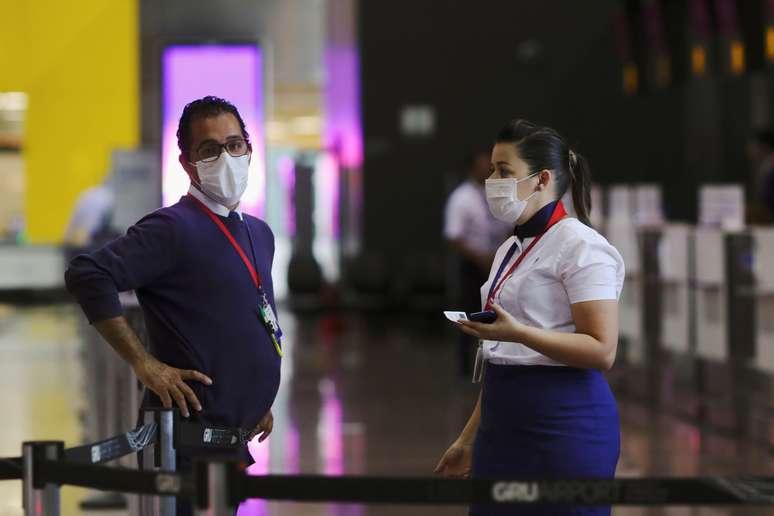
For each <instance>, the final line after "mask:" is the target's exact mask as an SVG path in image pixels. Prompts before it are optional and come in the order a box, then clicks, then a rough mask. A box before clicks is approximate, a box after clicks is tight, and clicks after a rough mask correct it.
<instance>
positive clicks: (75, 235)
mask: <svg viewBox="0 0 774 516" xmlns="http://www.w3.org/2000/svg"><path fill="white" fill-rule="evenodd" d="M115 200H116V196H115V192H114V190H113V185H112V176H111V177H108V179H106V180H105V182H103V183H102V184H100V185H97V186H93V187H91V188H87V189H86V190H84V191H83V192H81V194H80V195H79V196H78V200H77V201H76V202H75V208H73V214H72V216H71V217H70V222H69V223H68V224H67V229H66V230H65V236H64V246H65V256H66V258H67V260H68V261H69V260H71V259H72V258H74V257H75V256H76V255H78V254H81V253H83V252H86V251H89V250H92V249H95V248H97V247H99V246H101V245H104V244H106V243H107V242H109V241H110V240H112V239H114V238H116V237H118V236H120V235H119V234H118V233H117V232H116V231H115V230H113V229H112V228H111V226H110V223H111V220H112V218H113V209H114V207H115Z"/></svg>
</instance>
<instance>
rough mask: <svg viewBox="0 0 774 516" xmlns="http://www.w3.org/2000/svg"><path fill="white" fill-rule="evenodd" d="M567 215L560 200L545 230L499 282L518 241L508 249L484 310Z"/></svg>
mask: <svg viewBox="0 0 774 516" xmlns="http://www.w3.org/2000/svg"><path fill="white" fill-rule="evenodd" d="M566 216H567V211H565V209H564V204H563V203H562V201H559V202H558V203H556V207H555V208H554V213H553V214H552V215H551V218H550V219H549V221H548V225H547V226H546V229H544V230H543V232H542V233H540V234H539V235H537V236H536V237H535V239H534V240H533V241H532V242H531V243H530V244H529V245H528V246H527V248H526V249H525V250H524V251H523V252H522V253H521V254H520V255H519V257H518V258H516V261H515V262H514V263H513V265H511V268H510V269H508V272H507V273H506V274H505V276H503V278H502V279H501V280H500V282H499V283H498V280H499V279H500V276H501V275H502V273H503V269H505V266H506V265H507V263H508V262H509V261H510V260H511V258H512V257H513V255H514V254H515V253H516V250H517V249H518V243H516V242H514V243H513V245H512V246H511V248H510V249H508V252H507V253H506V255H505V257H504V258H503V261H502V263H501V264H500V268H499V269H498V271H497V274H495V277H494V279H493V280H492V285H491V287H490V288H489V295H488V296H487V299H486V307H485V308H484V310H491V309H492V304H493V302H494V299H495V297H496V296H497V293H498V292H500V290H502V288H503V285H504V284H505V282H506V281H508V279H509V278H510V277H511V276H513V273H514V272H516V269H517V268H518V267H519V265H520V264H521V262H523V261H524V258H525V257H526V256H527V254H528V253H529V252H530V251H531V250H532V248H533V247H535V245H536V244H537V243H538V242H539V241H540V239H541V238H543V235H545V234H546V232H548V230H549V229H551V227H552V226H553V225H554V224H556V223H557V222H559V221H560V220H562V219H563V218H565V217H566Z"/></svg>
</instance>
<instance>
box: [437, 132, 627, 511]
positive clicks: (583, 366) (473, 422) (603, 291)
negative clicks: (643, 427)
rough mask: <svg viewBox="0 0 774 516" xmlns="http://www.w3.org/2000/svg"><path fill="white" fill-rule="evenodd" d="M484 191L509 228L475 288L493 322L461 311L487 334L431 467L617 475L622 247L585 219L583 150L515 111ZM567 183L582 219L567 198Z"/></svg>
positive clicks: (456, 471)
mask: <svg viewBox="0 0 774 516" xmlns="http://www.w3.org/2000/svg"><path fill="white" fill-rule="evenodd" d="M490 170H491V176H490V178H489V179H488V180H487V181H486V194H487V201H488V202H489V206H490V209H491V211H492V214H493V215H495V216H496V217H497V218H498V219H499V220H502V221H503V222H507V223H509V224H513V225H515V234H514V236H513V237H511V238H509V239H508V240H507V241H506V242H505V243H504V244H503V245H502V246H501V247H500V249H498V251H497V254H496V257H495V261H494V264H493V265H492V270H491V273H490V276H489V279H488V280H487V282H486V283H485V284H484V286H483V287H482V288H481V297H480V299H481V304H482V305H483V307H484V309H486V310H492V311H494V312H495V313H496V320H495V321H494V322H493V323H491V324H485V323H476V322H471V321H460V322H458V323H457V324H458V327H459V328H460V329H461V330H462V331H464V332H465V333H467V334H469V335H472V336H473V337H476V338H477V339H481V340H482V341H483V343H482V346H481V348H480V350H481V353H482V357H483V360H484V361H485V364H486V367H485V370H484V373H483V385H482V390H481V394H480V396H479V400H478V403H477V404H476V407H475V409H474V411H473V414H472V415H471V417H470V419H469V420H468V423H467V424H466V425H465V428H464V429H463V430H462V433H461V434H460V436H459V437H458V438H457V439H456V441H455V442H454V443H453V444H452V445H451V447H449V449H448V450H447V451H446V453H445V454H444V455H443V457H442V458H441V460H440V462H439V464H438V466H437V467H436V473H440V474H443V475H445V476H449V477H467V476H472V477H473V478H524V479H572V478H612V477H613V475H614V474H615V469H616V464H617V462H618V457H619V453H620V424H619V418H618V409H617V405H616V401H615V398H614V397H613V394H612V392H611V390H610V387H609V385H608V383H607V381H606V380H605V378H604V376H603V375H602V371H606V370H608V369H610V368H611V367H612V365H613V362H614V360H615V355H616V348H617V345H618V298H619V296H620V293H621V289H622V287H623V279H624V264H623V260H622V258H621V255H620V254H619V253H618V251H617V250H616V249H615V248H614V247H613V246H612V245H610V244H609V243H608V242H607V240H605V238H604V237H602V236H601V235H600V234H599V233H597V232H596V231H595V230H594V229H592V228H591V226H590V222H589V215H588V214H589V212H590V210H591V194H590V188H591V177H590V172H589V167H588V164H587V162H586V160H585V158H584V157H583V156H581V155H580V154H578V153H576V152H574V151H573V150H571V149H570V148H569V146H568V145H567V143H566V142H565V140H564V139H563V138H562V137H561V136H560V135H559V134H558V133H557V132H556V131H554V130H553V129H550V128H547V127H540V126H536V125H534V124H531V123H529V122H526V121H524V120H515V121H513V122H511V123H509V124H508V125H506V126H505V127H504V128H503V129H502V130H501V131H500V133H499V134H498V137H497V139H496V144H495V146H494V148H493V150H492V158H491V168H490ZM568 190H569V191H570V192H572V197H573V201H574V204H575V212H576V213H577V218H575V217H569V216H567V213H566V211H565V209H564V205H563V203H562V201H561V198H562V196H563V195H564V194H565V192H567V191H568ZM470 514H471V515H474V516H479V515H487V516H492V515H500V514H507V515H545V516H548V515H550V516H570V515H577V514H584V515H594V516H602V515H609V514H610V507H609V506H607V507H584V508H578V509H576V508H574V507H572V506H551V505H540V506H523V507H519V506H507V505H501V506H473V507H471V512H470Z"/></svg>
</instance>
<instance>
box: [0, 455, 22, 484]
mask: <svg viewBox="0 0 774 516" xmlns="http://www.w3.org/2000/svg"><path fill="white" fill-rule="evenodd" d="M21 478H22V465H21V457H5V458H0V480H21Z"/></svg>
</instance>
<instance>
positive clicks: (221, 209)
mask: <svg viewBox="0 0 774 516" xmlns="http://www.w3.org/2000/svg"><path fill="white" fill-rule="evenodd" d="M188 193H189V194H190V195H192V196H194V197H196V198H197V199H199V200H200V201H201V202H202V204H204V205H205V206H207V207H208V208H209V209H210V210H212V212H213V213H214V214H215V215H220V216H221V217H228V214H229V213H230V211H229V209H228V208H226V207H225V206H223V205H222V204H218V203H217V202H215V201H213V200H212V199H210V198H209V197H207V196H206V195H204V194H203V193H202V192H201V191H200V190H199V189H198V188H196V187H195V186H194V185H191V187H190V188H189V189H188ZM234 211H235V212H236V214H237V215H239V220H244V219H243V217H242V211H241V210H240V209H239V205H237V207H236V209H234Z"/></svg>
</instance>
